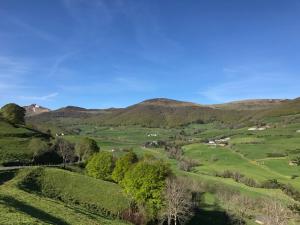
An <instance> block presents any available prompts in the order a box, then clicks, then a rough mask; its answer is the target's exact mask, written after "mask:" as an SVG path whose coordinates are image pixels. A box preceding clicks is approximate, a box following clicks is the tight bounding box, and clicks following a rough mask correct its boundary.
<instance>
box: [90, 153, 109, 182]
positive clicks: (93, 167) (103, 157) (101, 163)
mask: <svg viewBox="0 0 300 225" xmlns="http://www.w3.org/2000/svg"><path fill="white" fill-rule="evenodd" d="M113 169H114V159H113V155H112V154H111V153H109V152H100V153H97V154H95V155H94V156H93V157H92V158H91V160H90V161H89V162H88V164H87V165H86V173H87V175H89V176H91V177H94V178H98V179H103V180H111V174H112V172H113Z"/></svg>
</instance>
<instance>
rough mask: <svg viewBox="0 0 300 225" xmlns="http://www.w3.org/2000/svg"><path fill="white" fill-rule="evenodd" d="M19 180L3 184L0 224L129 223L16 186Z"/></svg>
mask: <svg viewBox="0 0 300 225" xmlns="http://www.w3.org/2000/svg"><path fill="white" fill-rule="evenodd" d="M1 173H3V172H1ZM0 177H3V176H0ZM20 179H21V177H20V176H19V177H18V178H14V179H12V180H10V181H7V180H6V183H4V184H2V185H0V224H7V225H19V224H20V225H21V224H22V225H24V224H28V225H35V224H36V225H37V224H57V225H71V224H72V225H73V224H75V225H85V224H86V225H92V224H94V225H96V224H97V225H123V224H124V225H125V224H127V223H125V222H123V221H119V220H111V219H107V218H104V217H102V216H99V215H97V214H95V213H91V212H89V211H88V210H86V209H84V208H83V207H80V206H74V205H68V204H65V203H63V202H61V201H57V200H54V199H50V198H46V197H42V196H40V195H36V194H34V193H29V192H27V191H23V190H20V189H19V188H18V185H17V183H18V182H19V181H20Z"/></svg>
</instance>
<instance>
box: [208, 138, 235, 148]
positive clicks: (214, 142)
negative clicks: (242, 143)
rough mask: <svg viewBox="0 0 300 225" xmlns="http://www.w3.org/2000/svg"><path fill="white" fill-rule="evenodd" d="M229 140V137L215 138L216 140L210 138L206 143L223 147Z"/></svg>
mask: <svg viewBox="0 0 300 225" xmlns="http://www.w3.org/2000/svg"><path fill="white" fill-rule="evenodd" d="M229 140H230V137H227V138H221V139H216V140H210V141H209V142H208V143H207V144H208V145H212V146H221V147H225V146H226V145H228V141H229Z"/></svg>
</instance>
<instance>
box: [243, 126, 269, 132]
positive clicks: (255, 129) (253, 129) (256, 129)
mask: <svg viewBox="0 0 300 225" xmlns="http://www.w3.org/2000/svg"><path fill="white" fill-rule="evenodd" d="M267 128H270V126H265V127H250V128H248V130H249V131H261V130H266V129H267Z"/></svg>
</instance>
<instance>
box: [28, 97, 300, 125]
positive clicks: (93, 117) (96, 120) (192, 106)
mask: <svg viewBox="0 0 300 225" xmlns="http://www.w3.org/2000/svg"><path fill="white" fill-rule="evenodd" d="M299 113H300V98H298V99H294V100H281V99H262V100H260V99H259V100H244V101H237V102H231V103H226V104H218V105H200V104H196V103H191V102H184V101H178V100H172V99H166V98H155V99H150V100H145V101H142V102H140V103H137V104H134V105H132V106H129V107H126V108H121V109H118V108H111V109H102V110H101V109H85V108H80V107H75V106H68V107H64V108H61V109H58V110H54V111H50V112H46V113H42V114H38V115H33V116H30V117H27V122H28V123H30V124H33V125H39V124H43V123H47V126H48V125H49V124H52V125H53V126H58V124H60V127H68V126H66V125H72V124H74V123H76V124H97V125H100V126H101V125H103V126H120V125H140V126H146V127H176V126H181V125H185V124H189V123H209V122H212V121H218V122H221V123H225V124H235V125H237V126H240V125H243V124H244V125H245V124H252V123H256V122H258V121H261V120H265V118H269V117H281V116H285V115H290V114H299Z"/></svg>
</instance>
